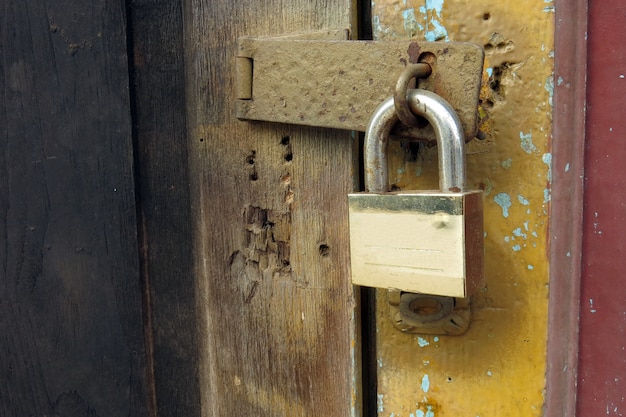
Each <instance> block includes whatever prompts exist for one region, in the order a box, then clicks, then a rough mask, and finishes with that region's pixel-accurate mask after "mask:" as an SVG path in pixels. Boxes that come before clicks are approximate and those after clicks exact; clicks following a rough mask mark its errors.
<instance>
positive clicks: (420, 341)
mask: <svg viewBox="0 0 626 417" xmlns="http://www.w3.org/2000/svg"><path fill="white" fill-rule="evenodd" d="M417 344H418V345H419V346H420V347H426V346H428V345H430V343H428V340H426V339H424V338H422V337H419V336H418V337H417Z"/></svg>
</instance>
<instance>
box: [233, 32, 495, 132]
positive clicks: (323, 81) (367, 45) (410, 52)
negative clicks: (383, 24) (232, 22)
mask: <svg viewBox="0 0 626 417" xmlns="http://www.w3.org/2000/svg"><path fill="white" fill-rule="evenodd" d="M237 55H238V58H241V57H245V58H251V59H252V61H253V71H252V98H250V99H246V98H245V97H244V98H238V99H237V100H236V103H235V114H236V116H237V117H238V118H240V119H251V120H265V121H273V122H282V123H292V124H301V125H308V126H320V127H330V128H337V129H347V130H358V131H365V127H366V125H367V122H368V119H369V117H370V116H371V114H372V113H373V111H374V110H375V109H376V107H377V106H378V105H379V104H380V103H381V102H383V101H384V100H385V99H386V98H387V97H389V96H391V95H393V93H394V88H395V85H396V83H397V81H398V78H399V77H400V75H401V74H402V73H403V71H404V69H405V67H406V66H407V64H410V63H417V62H427V63H428V64H429V65H431V67H432V75H431V76H430V77H428V78H426V79H423V80H419V84H418V87H419V88H423V89H426V90H429V91H433V92H435V93H436V94H438V95H440V96H441V97H443V98H444V99H445V100H447V101H448V102H449V103H450V105H451V106H452V108H454V110H455V111H456V112H457V113H458V115H459V118H460V119H461V123H462V126H463V133H464V135H465V138H466V140H471V139H472V138H473V137H474V136H475V135H476V125H477V119H478V112H477V108H478V95H479V92H480V87H481V77H482V69H483V60H484V53H483V50H482V48H481V47H479V46H478V45H475V44H472V43H443V42H419V43H418V42H416V41H390V42H371V41H328V40H301V39H293V38H240V39H239V49H238V54H237ZM238 61H241V60H238ZM238 82H240V81H238ZM241 82H244V81H243V80H241ZM236 90H238V88H236ZM403 132H404V134H405V135H410V136H412V137H415V138H420V139H424V140H434V139H435V135H434V132H433V131H432V128H431V127H430V126H426V127H424V128H410V129H407V130H403Z"/></svg>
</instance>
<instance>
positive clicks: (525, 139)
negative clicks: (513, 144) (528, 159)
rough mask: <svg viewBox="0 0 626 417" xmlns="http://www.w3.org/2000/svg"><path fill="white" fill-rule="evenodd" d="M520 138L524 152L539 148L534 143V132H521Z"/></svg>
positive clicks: (531, 151)
mask: <svg viewBox="0 0 626 417" xmlns="http://www.w3.org/2000/svg"><path fill="white" fill-rule="evenodd" d="M519 138H520V146H521V147H522V149H523V150H524V152H526V153H528V154H530V153H533V152H534V151H536V150H537V148H536V147H535V145H534V144H533V134H532V132H528V133H524V132H519Z"/></svg>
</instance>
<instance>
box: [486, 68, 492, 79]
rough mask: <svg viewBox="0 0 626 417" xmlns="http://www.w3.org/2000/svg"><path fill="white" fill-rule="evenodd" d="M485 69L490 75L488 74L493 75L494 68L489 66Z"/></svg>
mask: <svg viewBox="0 0 626 417" xmlns="http://www.w3.org/2000/svg"><path fill="white" fill-rule="evenodd" d="M485 71H487V75H488V76H490V77H491V76H492V75H493V68H491V67H489V68H487V69H486V70H485Z"/></svg>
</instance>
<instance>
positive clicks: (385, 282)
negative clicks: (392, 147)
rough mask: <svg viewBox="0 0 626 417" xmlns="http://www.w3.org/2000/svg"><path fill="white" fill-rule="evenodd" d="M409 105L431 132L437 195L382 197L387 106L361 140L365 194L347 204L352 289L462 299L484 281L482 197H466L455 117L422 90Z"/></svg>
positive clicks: (390, 114) (389, 121)
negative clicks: (435, 155)
mask: <svg viewBox="0 0 626 417" xmlns="http://www.w3.org/2000/svg"><path fill="white" fill-rule="evenodd" d="M408 101H409V107H410V109H411V111H412V112H413V113H414V114H416V115H418V116H422V117H424V118H425V119H426V120H428V121H429V122H430V124H431V125H432V127H433V129H434V131H435V136H436V138H437V147H438V154H439V157H438V159H439V188H440V189H439V190H435V191H400V192H389V180H388V173H387V143H388V141H389V134H390V131H391V128H392V127H393V125H394V124H395V123H396V121H397V120H398V118H397V116H396V112H395V109H394V102H393V97H392V98H389V99H387V100H386V101H384V102H383V103H382V104H381V105H380V106H379V107H378V108H377V109H376V111H375V112H374V114H373V116H372V117H371V119H370V121H369V124H368V127H367V131H366V135H365V149H364V152H365V188H366V192H364V193H355V194H350V195H349V196H348V205H349V218H350V256H351V269H352V283H353V284H355V285H362V286H368V287H377V288H389V289H397V290H401V291H404V292H413V293H422V294H432V295H442V296H448V297H459V298H465V297H469V296H470V295H471V294H472V293H473V292H475V291H476V290H477V288H479V286H480V284H481V281H482V276H483V193H482V191H480V190H471V191H466V190H465V147H464V144H465V141H464V137H463V130H462V128H461V123H460V121H459V118H458V116H457V114H456V112H455V111H454V109H452V107H451V106H450V105H449V104H448V103H447V102H446V101H445V100H444V99H442V98H441V97H439V96H438V95H436V94H434V93H432V92H430V91H426V90H420V89H415V90H409V91H408Z"/></svg>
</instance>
